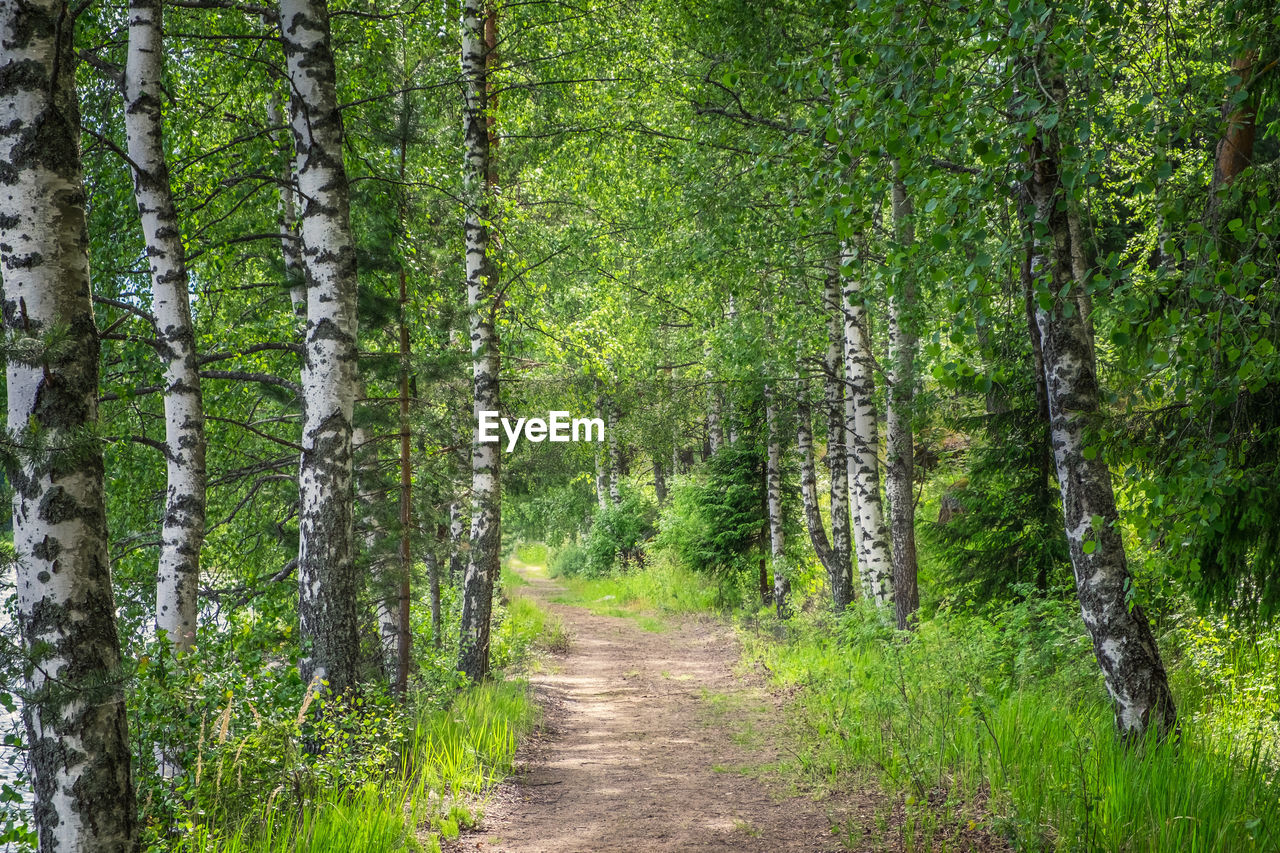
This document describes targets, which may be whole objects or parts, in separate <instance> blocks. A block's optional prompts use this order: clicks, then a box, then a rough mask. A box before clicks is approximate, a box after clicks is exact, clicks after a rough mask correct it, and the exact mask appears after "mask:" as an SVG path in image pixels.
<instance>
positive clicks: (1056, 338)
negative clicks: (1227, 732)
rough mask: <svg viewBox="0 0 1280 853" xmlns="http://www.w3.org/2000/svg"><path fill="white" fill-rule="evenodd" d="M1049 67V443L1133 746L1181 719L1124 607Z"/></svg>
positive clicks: (1152, 650) (1033, 184)
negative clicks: (1147, 735) (1077, 297)
mask: <svg viewBox="0 0 1280 853" xmlns="http://www.w3.org/2000/svg"><path fill="white" fill-rule="evenodd" d="M1046 66H1047V63H1043V61H1041V62H1040V67H1038V68H1036V69H1035V77H1036V79H1037V80H1038V81H1042V85H1043V86H1044V87H1045V93H1046V95H1047V96H1048V97H1049V98H1050V101H1049V104H1048V109H1047V111H1045V112H1043V113H1042V114H1041V115H1038V116H1037V117H1036V121H1037V125H1038V126H1037V131H1038V132H1037V134H1036V136H1035V138H1034V140H1033V141H1032V143H1031V145H1030V147H1029V150H1028V152H1027V155H1028V160H1029V162H1030V168H1031V176H1030V179H1029V181H1028V182H1027V184H1026V191H1027V194H1028V197H1029V198H1030V200H1031V203H1032V205H1033V207H1034V213H1035V230H1034V233H1035V253H1036V257H1035V261H1034V268H1035V272H1036V273H1037V274H1038V276H1039V279H1040V284H1039V285H1038V293H1039V297H1038V306H1037V310H1036V323H1037V325H1038V327H1039V330H1040V344H1041V348H1042V351H1043V359H1044V371H1045V385H1046V390H1047V393H1048V401H1049V417H1050V436H1051V439H1052V442H1053V457H1054V463H1055V467H1056V469H1057V473H1058V483H1059V486H1060V488H1061V491H1062V508H1063V516H1064V521H1065V525H1066V532H1067V539H1068V542H1069V545H1070V551H1071V565H1072V569H1073V571H1074V574H1075V582H1076V594H1077V597H1078V598H1079V602H1080V611H1081V615H1082V616H1083V617H1084V623H1085V627H1086V628H1087V629H1088V630H1089V635H1090V636H1091V637H1092V638H1093V650H1094V654H1095V655H1096V657H1097V659H1098V663H1099V665H1100V666H1101V667H1102V673H1103V677H1104V679H1105V681H1106V686H1107V691H1108V693H1110V694H1111V698H1112V700H1113V702H1114V704H1115V717H1116V726H1117V728H1118V729H1119V731H1120V732H1121V734H1123V735H1125V736H1127V737H1130V738H1134V739H1137V738H1140V737H1142V736H1143V735H1144V734H1145V733H1146V732H1147V731H1149V730H1153V731H1155V732H1156V733H1157V734H1158V735H1159V736H1165V735H1168V734H1170V733H1172V732H1173V731H1175V730H1176V728H1177V712H1176V710H1175V707H1174V701H1173V694H1172V693H1171V692H1170V690H1169V683H1168V678H1167V677H1166V675H1165V670H1164V664H1163V662H1162V661H1161V658H1160V651H1159V648H1158V647H1157V646H1156V641H1155V637H1154V636H1153V635H1152V633H1151V626H1150V624H1149V623H1148V621H1147V616H1146V613H1145V612H1144V611H1143V609H1142V607H1141V606H1138V605H1135V604H1133V602H1131V601H1130V592H1131V588H1132V585H1133V578H1132V575H1131V574H1130V573H1129V566H1128V562H1127V560H1126V556H1125V548H1124V541H1123V540H1122V539H1121V536H1120V531H1119V529H1118V526H1117V523H1118V520H1119V513H1118V512H1117V510H1116V502H1115V493H1114V491H1113V490H1112V484H1111V471H1110V469H1109V468H1108V467H1107V463H1106V460H1105V459H1104V458H1103V455H1102V453H1101V451H1100V449H1099V447H1098V446H1097V444H1096V442H1097V437H1096V435H1094V430H1095V428H1096V425H1097V421H1098V417H1099V409H1100V402H1101V401H1100V393H1099V389H1098V369H1097V364H1096V362H1095V360H1094V350H1093V346H1092V342H1091V340H1090V335H1089V329H1088V327H1087V325H1086V321H1085V318H1084V317H1082V316H1081V314H1080V311H1079V309H1078V303H1077V302H1076V300H1075V299H1074V298H1073V293H1074V292H1076V291H1078V290H1082V289H1083V287H1084V282H1081V281H1077V280H1076V279H1075V276H1074V271H1073V266H1072V255H1073V250H1072V241H1071V229H1070V226H1069V223H1068V222H1067V206H1066V203H1065V199H1064V198H1063V192H1064V190H1063V173H1062V168H1061V154H1060V145H1059V141H1058V133H1057V130H1056V128H1057V125H1058V124H1059V122H1060V121H1061V118H1062V116H1063V115H1064V114H1065V112H1066V110H1067V108H1068V107H1067V104H1068V101H1067V85H1066V80H1065V78H1064V76H1063V74H1062V72H1061V71H1058V70H1056V69H1052V68H1050V67H1046ZM1037 85H1041V84H1037ZM1037 91H1039V89H1037ZM1047 116H1052V121H1049V120H1048V119H1047V118H1046V117H1047Z"/></svg>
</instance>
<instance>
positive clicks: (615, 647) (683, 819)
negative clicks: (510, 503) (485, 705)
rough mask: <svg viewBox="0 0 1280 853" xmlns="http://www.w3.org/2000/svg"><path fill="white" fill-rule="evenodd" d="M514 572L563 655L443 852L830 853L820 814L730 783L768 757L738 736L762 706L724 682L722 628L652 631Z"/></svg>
mask: <svg viewBox="0 0 1280 853" xmlns="http://www.w3.org/2000/svg"><path fill="white" fill-rule="evenodd" d="M517 567H518V568H519V569H520V570H521V574H523V575H525V577H526V579H527V580H528V581H529V585H528V586H525V587H522V588H520V590H519V591H518V594H521V595H528V596H530V597H532V598H533V599H535V600H537V601H538V602H539V603H540V604H541V605H543V606H544V607H546V608H547V609H548V610H549V611H551V612H552V613H554V614H556V615H557V616H558V617H559V618H560V619H561V620H563V622H564V624H565V627H566V628H567V629H568V631H569V633H570V636H571V638H572V639H571V643H570V650H569V653H568V654H567V655H564V656H560V657H556V658H553V659H552V660H551V661H550V662H549V664H548V666H547V667H546V669H547V671H546V672H543V673H541V674H538V675H534V676H532V677H531V679H530V680H531V681H532V683H533V685H534V688H535V690H536V693H537V696H538V699H539V701H540V702H541V704H542V705H543V707H544V709H545V726H544V730H543V732H542V734H541V735H540V736H538V737H535V738H532V739H531V740H530V742H529V743H528V744H527V745H526V746H525V747H524V748H522V751H521V753H520V756H519V759H518V760H519V765H520V766H519V771H520V772H519V774H518V775H517V776H516V777H515V778H514V779H513V780H511V781H509V782H507V783H506V784H504V785H503V786H501V788H500V789H499V791H498V792H497V793H496V794H495V796H494V799H493V800H492V801H491V802H490V803H489V805H488V807H487V808H486V814H485V819H484V822H483V826H482V827H481V829H480V831H477V832H472V833H469V834H466V835H464V836H463V837H462V838H461V839H459V841H458V842H457V844H456V846H455V849H459V850H482V851H511V853H602V851H628V853H659V851H712V853H715V851H735V853H737V852H738V851H741V853H748V851H761V853H763V851H814V850H823V851H835V850H843V849H844V848H843V847H842V846H841V845H840V844H839V843H838V841H837V840H836V839H835V838H834V837H833V836H832V834H831V832H830V828H829V827H830V823H829V821H828V820H827V817H826V815H825V814H824V812H823V808H822V807H821V806H820V805H819V804H817V803H815V802H814V801H813V800H811V799H809V798H806V797H802V796H790V797H786V796H777V795H776V794H777V792H776V791H771V790H769V789H768V787H767V785H766V784H765V783H762V782H761V781H759V780H758V779H757V778H754V777H753V776H752V775H748V774H747V773H744V772H743V770H747V769H750V768H753V767H757V768H758V767H760V766H761V765H763V764H766V763H767V762H769V761H771V760H773V759H774V758H775V757H776V756H774V755H771V754H770V753H769V751H768V749H767V748H765V747H764V746H763V744H761V743H760V741H763V740H766V739H765V738H760V737H752V736H751V731H752V728H753V727H754V726H756V725H758V724H759V723H760V722H761V720H762V716H761V714H760V709H761V707H762V705H763V704H764V701H763V694H762V692H761V691H760V689H759V687H758V686H754V685H751V684H749V683H747V682H746V681H745V680H743V679H740V678H736V677H735V676H734V674H733V666H734V664H735V663H736V662H737V660H738V645H737V642H736V641H735V640H734V638H733V635H732V632H731V631H730V630H729V629H728V628H726V627H725V626H723V625H719V624H716V623H714V622H709V621H686V622H684V623H682V624H672V626H671V627H670V628H669V629H668V630H666V631H663V632H661V633H654V632H650V631H645V630H644V629H643V628H641V627H640V625H638V624H637V623H636V621H635V620H633V619H627V618H619V617H612V616H599V615H595V614H593V613H591V612H589V611H587V610H584V609H582V608H579V607H572V606H566V605H563V604H556V603H554V602H552V601H551V599H552V598H554V597H555V596H556V595H557V594H559V593H560V592H561V591H562V588H561V587H559V586H558V585H556V584H555V583H554V582H553V581H550V580H548V579H547V578H546V577H545V575H543V574H542V573H540V572H536V571H529V567H525V566H520V565H519V564H517Z"/></svg>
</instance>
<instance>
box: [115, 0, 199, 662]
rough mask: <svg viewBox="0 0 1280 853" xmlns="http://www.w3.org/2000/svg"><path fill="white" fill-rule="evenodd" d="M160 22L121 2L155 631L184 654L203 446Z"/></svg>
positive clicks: (195, 577)
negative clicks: (151, 386)
mask: <svg viewBox="0 0 1280 853" xmlns="http://www.w3.org/2000/svg"><path fill="white" fill-rule="evenodd" d="M162 15H163V4H162V3H161V2H159V0H132V2H131V3H130V4H129V55H128V62H127V64H126V65H125V72H124V124H125V134H126V136H127V139H128V148H129V163H130V168H131V169H132V172H133V187H134V199H135V200H136V202H137V205H138V214H139V216H140V218H141V220H142V231H143V235H144V237H145V240H146V246H147V261H148V264H149V266H150V269H151V312H152V316H153V317H154V320H155V327H156V348H157V350H158V351H159V353H160V357H161V359H162V360H163V361H164V385H165V388H164V419H165V459H166V462H167V466H168V481H169V485H168V491H167V494H166V497H165V509H164V522H163V526H162V530H161V535H160V571H159V574H158V575H157V578H156V628H157V629H158V630H160V631H163V632H164V633H165V634H166V636H167V638H168V640H169V642H171V643H172V644H173V646H174V648H176V649H181V650H187V649H190V648H191V646H192V645H193V644H194V643H195V637H196V609H197V594H196V592H197V589H198V586H199V580H200V550H201V547H202V546H203V544H204V529H205V448H206V440H205V429H204V426H205V424H204V400H203V395H202V393H201V388H200V357H199V354H198V353H197V352H196V337H195V329H194V327H193V325H192V323H191V300H190V297H189V294H188V287H189V285H188V280H187V264H186V252H185V249H184V248H183V245H182V228H181V226H180V224H179V222H178V213H177V209H176V208H175V206H174V203H173V190H172V187H171V186H170V183H169V164H168V161H167V159H166V157H165V150H164V115H163V109H162V98H163V91H162V89H161V75H162V73H163V68H164V65H163V63H164V42H163V38H162V35H161V33H162V32H163V27H162V23H161V22H162Z"/></svg>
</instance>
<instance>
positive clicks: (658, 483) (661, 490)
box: [653, 453, 667, 507]
mask: <svg viewBox="0 0 1280 853" xmlns="http://www.w3.org/2000/svg"><path fill="white" fill-rule="evenodd" d="M653 496H654V498H656V499H657V501H658V506H659V507H661V506H663V505H664V504H666V502H667V472H666V469H665V467H664V466H663V464H662V457H661V456H660V455H659V454H657V453H655V454H653Z"/></svg>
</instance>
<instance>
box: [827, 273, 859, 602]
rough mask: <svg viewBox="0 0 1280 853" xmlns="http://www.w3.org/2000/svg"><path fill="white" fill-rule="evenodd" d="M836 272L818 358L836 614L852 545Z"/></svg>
mask: <svg viewBox="0 0 1280 853" xmlns="http://www.w3.org/2000/svg"><path fill="white" fill-rule="evenodd" d="M840 299H841V296H840V270H839V268H838V267H837V266H836V265H835V264H828V267H827V271H826V276H825V278H824V281H823V308H824V310H825V313H826V318H827V348H826V351H825V352H824V354H823V357H822V371H823V376H824V379H825V387H826V393H825V396H824V406H823V408H824V410H825V411H826V414H827V470H828V471H829V472H830V475H831V558H832V562H831V565H830V566H828V568H827V579H828V582H829V583H830V584H831V598H832V603H833V605H834V606H835V609H836V611H837V612H839V611H841V610H844V609H845V608H846V607H848V606H849V604H850V602H852V601H853V597H854V588H853V543H852V537H851V531H850V527H849V520H850V515H849V467H848V464H847V462H846V460H845V442H844V436H845V410H844V376H843V373H842V368H843V359H844V312H843V311H842V309H841V303H840Z"/></svg>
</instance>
